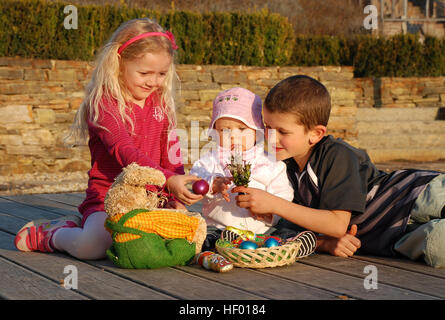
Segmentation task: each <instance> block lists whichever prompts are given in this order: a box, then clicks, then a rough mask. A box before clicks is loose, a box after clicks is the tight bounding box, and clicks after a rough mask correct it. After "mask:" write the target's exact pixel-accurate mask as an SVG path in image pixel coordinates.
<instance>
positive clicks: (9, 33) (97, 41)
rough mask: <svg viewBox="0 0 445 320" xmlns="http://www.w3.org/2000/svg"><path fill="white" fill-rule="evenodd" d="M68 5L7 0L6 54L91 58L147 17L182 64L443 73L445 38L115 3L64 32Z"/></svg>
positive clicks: (0, 44)
mask: <svg viewBox="0 0 445 320" xmlns="http://www.w3.org/2000/svg"><path fill="white" fill-rule="evenodd" d="M67 4H68V3H63V2H60V3H54V2H45V1H43V0H1V1H0V25H1V26H2V27H1V29H0V56H16V55H18V56H23V57H34V58H41V59H64V60H93V59H94V56H95V54H96V53H97V50H98V49H99V48H100V46H101V45H103V44H104V42H105V41H106V40H107V39H108V38H109V37H110V35H111V34H112V32H113V31H114V30H116V28H117V27H118V26H119V25H120V24H121V23H122V22H124V21H127V20H129V19H133V18H140V17H149V18H153V19H155V20H156V21H158V22H159V24H161V25H162V26H164V27H165V28H166V29H169V30H170V31H172V32H173V33H174V34H175V37H176V40H177V43H178V46H179V50H178V61H177V62H178V63H181V64H204V65H205V64H219V65H249V66H272V65H282V66H284V65H299V66H316V65H348V66H354V70H355V71H354V72H355V76H356V77H368V76H375V77H382V76H397V77H407V76H439V75H445V39H437V38H432V37H427V38H426V39H425V41H424V42H423V43H421V42H420V41H419V38H418V36H417V35H398V36H394V37H390V38H377V37H373V36H371V35H359V36H357V37H355V38H352V39H346V38H341V37H329V36H311V37H309V36H301V35H298V36H296V35H294V33H293V29H292V26H291V25H290V24H289V22H288V21H287V19H286V18H284V17H282V16H280V15H278V14H272V13H270V12H268V11H260V12H256V13H249V14H245V13H236V12H232V13H213V12H212V13H204V14H200V13H195V12H185V11H171V12H169V13H167V14H161V13H160V12H156V11H152V10H145V9H136V8H135V9H130V8H127V7H114V6H109V5H107V6H79V5H78V6H76V7H77V9H78V29H77V30H66V29H65V28H64V27H63V21H64V19H65V17H66V15H67V14H64V13H63V8H64V7H65V5H67Z"/></svg>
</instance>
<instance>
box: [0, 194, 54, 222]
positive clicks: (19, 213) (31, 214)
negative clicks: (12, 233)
mask: <svg viewBox="0 0 445 320" xmlns="http://www.w3.org/2000/svg"><path fill="white" fill-rule="evenodd" d="M0 212H2V213H7V214H10V215H13V216H16V217H20V218H23V219H25V220H28V221H30V220H34V219H43V218H45V219H54V218H59V217H60V214H57V213H54V212H50V211H48V210H43V209H39V208H34V207H31V206H28V205H26V204H22V203H18V202H15V201H11V200H8V199H5V198H3V197H0Z"/></svg>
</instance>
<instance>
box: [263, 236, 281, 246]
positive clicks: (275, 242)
mask: <svg viewBox="0 0 445 320" xmlns="http://www.w3.org/2000/svg"><path fill="white" fill-rule="evenodd" d="M279 245H280V243H279V242H278V240H277V239H275V238H267V239H266V241H264V245H263V247H266V248H272V247H278V246H279Z"/></svg>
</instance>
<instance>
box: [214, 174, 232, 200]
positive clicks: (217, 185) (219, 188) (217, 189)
mask: <svg viewBox="0 0 445 320" xmlns="http://www.w3.org/2000/svg"><path fill="white" fill-rule="evenodd" d="M232 180H233V178H232V177H230V178H229V177H216V178H215V179H214V180H213V185H212V193H213V194H217V193H221V194H222V196H223V198H224V199H225V200H226V201H227V202H230V198H229V193H228V192H227V190H228V189H229V184H231V183H232Z"/></svg>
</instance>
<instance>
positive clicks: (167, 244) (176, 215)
mask: <svg viewBox="0 0 445 320" xmlns="http://www.w3.org/2000/svg"><path fill="white" fill-rule="evenodd" d="M165 182H166V179H165V176H164V174H163V173H162V172H161V171H159V170H157V169H154V168H150V167H143V166H139V165H138V164H136V163H132V164H130V165H128V166H127V167H125V168H123V170H122V172H121V173H120V174H119V175H118V176H117V177H116V178H115V181H114V183H113V184H112V185H111V187H110V189H109V191H108V192H107V195H106V197H105V201H104V205H105V212H106V213H107V215H108V218H107V219H106V221H105V227H106V229H107V230H108V231H109V232H110V233H111V235H112V241H113V243H112V246H111V247H110V248H109V249H108V250H107V256H108V258H109V259H110V260H111V261H112V262H113V263H114V264H116V265H117V266H119V267H121V268H136V269H141V268H143V269H154V268H160V267H167V266H175V265H186V264H188V263H190V262H191V261H192V260H193V258H194V257H195V255H196V254H198V253H199V252H201V249H202V245H203V243H204V240H205V238H206V231H207V226H206V222H205V220H204V219H203V218H202V217H201V214H200V213H198V212H189V211H187V210H180V209H163V208H160V207H162V205H163V204H164V203H165V201H166V200H167V197H166V195H165V194H163V193H162V192H158V191H157V190H153V189H156V188H153V187H151V188H147V185H150V186H155V187H159V189H162V187H163V186H164V185H165Z"/></svg>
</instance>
